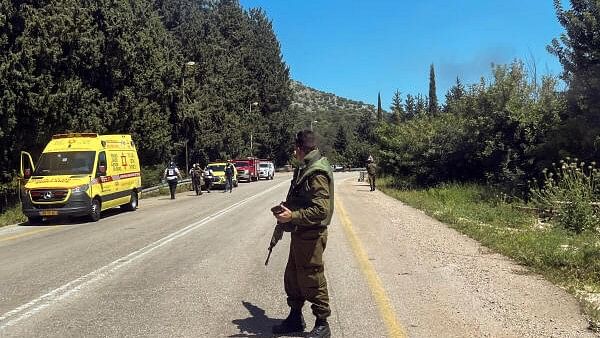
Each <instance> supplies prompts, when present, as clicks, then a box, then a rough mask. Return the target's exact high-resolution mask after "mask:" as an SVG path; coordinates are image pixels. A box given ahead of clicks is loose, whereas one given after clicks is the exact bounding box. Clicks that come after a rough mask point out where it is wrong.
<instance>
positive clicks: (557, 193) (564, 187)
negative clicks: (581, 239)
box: [531, 158, 600, 233]
mask: <svg viewBox="0 0 600 338" xmlns="http://www.w3.org/2000/svg"><path fill="white" fill-rule="evenodd" d="M543 173H544V181H543V183H542V185H541V187H538V186H537V182H535V181H534V182H533V186H532V188H531V195H532V201H533V202H534V203H535V204H537V205H538V206H541V207H543V208H549V209H551V210H552V211H556V212H557V216H556V221H557V222H558V224H559V225H560V226H562V227H563V228H565V229H567V230H571V231H574V232H577V233H581V232H584V231H587V230H594V231H597V230H598V226H599V225H600V219H599V217H598V216H599V215H598V210H597V209H596V208H595V207H594V206H593V204H592V203H593V202H594V201H597V200H598V188H599V187H600V184H599V183H600V181H599V176H600V175H599V173H598V169H596V164H595V163H594V162H592V163H591V164H590V165H586V164H585V163H584V162H581V163H579V162H578V160H577V159H575V160H574V161H571V160H570V158H567V160H566V161H561V162H560V163H559V165H558V166H556V165H555V164H553V167H552V169H551V170H548V169H544V171H543Z"/></svg>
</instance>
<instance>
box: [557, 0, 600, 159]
mask: <svg viewBox="0 0 600 338" xmlns="http://www.w3.org/2000/svg"><path fill="white" fill-rule="evenodd" d="M570 2H571V7H570V8H569V9H568V10H565V9H564V8H563V7H562V5H561V2H560V1H558V0H555V1H554V6H555V8H556V13H557V17H558V20H559V22H560V23H561V25H562V26H563V27H564V28H565V32H564V33H563V34H561V36H560V37H559V38H556V39H554V40H553V41H552V43H551V45H550V46H549V47H548V49H549V51H550V52H551V53H553V54H554V55H556V56H557V57H558V60H559V61H560V63H561V64H562V66H563V74H562V79H563V80H564V81H565V82H566V83H567V85H568V89H567V92H566V98H567V102H568V108H567V114H566V116H565V117H566V118H565V119H564V120H563V121H562V122H561V125H560V126H559V127H558V128H557V131H556V133H555V137H554V140H551V141H550V142H549V144H548V146H550V144H551V143H553V144H554V148H553V149H550V148H549V149H547V151H549V152H551V153H552V154H553V156H554V157H556V158H559V157H565V156H569V155H571V156H574V157H579V158H582V159H586V160H595V159H597V158H598V156H600V150H599V148H598V142H599V141H600V138H599V137H598V134H600V95H599V94H598V93H600V63H599V62H598V60H600V36H599V35H598V32H599V31H600V3H599V2H598V1H596V0H571V1H570ZM575 135H577V136H575Z"/></svg>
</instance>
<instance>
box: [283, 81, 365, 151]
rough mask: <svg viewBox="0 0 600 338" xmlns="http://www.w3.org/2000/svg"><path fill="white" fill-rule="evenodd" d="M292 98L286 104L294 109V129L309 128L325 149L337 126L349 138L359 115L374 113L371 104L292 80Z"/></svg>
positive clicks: (331, 141) (329, 147) (331, 139)
mask: <svg viewBox="0 0 600 338" xmlns="http://www.w3.org/2000/svg"><path fill="white" fill-rule="evenodd" d="M291 87H292V92H293V95H294V97H293V101H292V104H291V106H290V108H291V110H292V111H293V112H294V117H295V118H294V129H295V130H299V129H302V128H310V122H311V121H317V122H316V123H315V122H313V130H314V131H315V132H316V133H317V134H318V135H319V137H320V139H321V148H322V149H323V150H324V151H325V152H329V151H330V150H331V148H332V145H333V141H334V137H335V135H336V133H337V131H338V128H339V127H340V126H344V128H345V129H346V131H347V134H348V138H349V139H352V138H353V136H354V135H353V134H354V130H355V129H356V126H357V125H358V123H359V120H360V118H361V116H363V115H365V114H366V113H368V112H370V113H371V114H372V116H373V118H374V117H375V109H376V108H375V106H374V105H372V104H366V103H364V102H361V101H354V100H350V99H347V98H343V97H340V96H337V95H335V94H331V93H326V92H323V91H320V90H317V89H314V88H311V87H308V86H305V85H304V84H302V83H300V82H298V81H292V85H291Z"/></svg>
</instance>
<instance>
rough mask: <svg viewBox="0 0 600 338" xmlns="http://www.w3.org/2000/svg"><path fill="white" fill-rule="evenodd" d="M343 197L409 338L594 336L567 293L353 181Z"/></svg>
mask: <svg viewBox="0 0 600 338" xmlns="http://www.w3.org/2000/svg"><path fill="white" fill-rule="evenodd" d="M336 198H339V199H341V201H342V202H343V204H344V205H345V209H346V210H347V212H348V217H349V219H350V220H351V222H352V224H353V225H354V230H355V232H356V234H357V236H358V237H359V238H360V240H361V242H362V243H363V245H364V247H365V250H366V251H367V253H368V256H369V260H370V261H371V263H372V264H373V266H374V267H375V270H376V272H377V274H378V275H379V277H380V278H381V280H382V282H383V285H384V287H385V289H386V291H387V294H388V295H389V298H390V299H391V302H392V304H393V306H394V309H395V311H396V315H397V316H398V319H399V321H400V322H401V323H402V325H403V326H404V327H406V328H407V330H408V333H409V336H417V337H425V336H427V337H434V336H444V337H461V336H495V337H498V336H500V337H501V336H525V337H529V336H531V337H533V336H536V337H540V336H544V337H545V336H561V337H571V336H572V337H575V336H576V337H585V336H590V337H592V336H594V335H593V333H591V332H590V331H589V330H587V326H588V324H587V321H586V320H585V318H584V317H583V315H582V314H581V311H580V309H579V306H578V304H577V301H576V300H575V299H574V298H573V297H572V296H571V295H569V294H568V293H567V292H565V291H564V290H561V289H560V288H558V287H556V286H554V285H552V284H551V283H549V282H548V281H546V280H544V279H543V278H542V277H540V276H539V275H536V274H532V273H530V272H529V271H528V270H527V269H525V268H523V267H522V266H520V265H517V264H516V263H514V262H512V261H511V260H509V259H507V258H506V257H503V256H501V255H499V254H495V253H492V252H490V250H488V249H487V248H485V247H483V246H481V245H480V244H479V243H477V242H476V241H474V240H472V239H470V238H468V237H466V236H464V235H462V234H460V233H458V232H457V231H455V230H453V229H450V228H449V227H448V226H446V225H445V224H443V223H441V222H438V221H436V220H434V219H432V218H431V217H428V216H427V215H425V214H424V213H423V212H421V211H419V210H416V209H414V208H411V207H409V206H406V205H404V204H402V203H401V202H399V201H397V200H395V199H393V198H391V197H388V196H386V195H384V194H382V193H381V192H378V191H376V192H369V187H368V186H367V185H365V184H363V183H359V182H356V181H355V180H346V181H344V182H342V183H341V184H339V189H338V191H337V193H336Z"/></svg>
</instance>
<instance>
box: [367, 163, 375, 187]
mask: <svg viewBox="0 0 600 338" xmlns="http://www.w3.org/2000/svg"><path fill="white" fill-rule="evenodd" d="M367 174H369V184H370V185H371V191H375V177H376V175H377V165H376V164H375V161H374V160H373V156H371V155H369V158H368V159H367Z"/></svg>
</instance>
